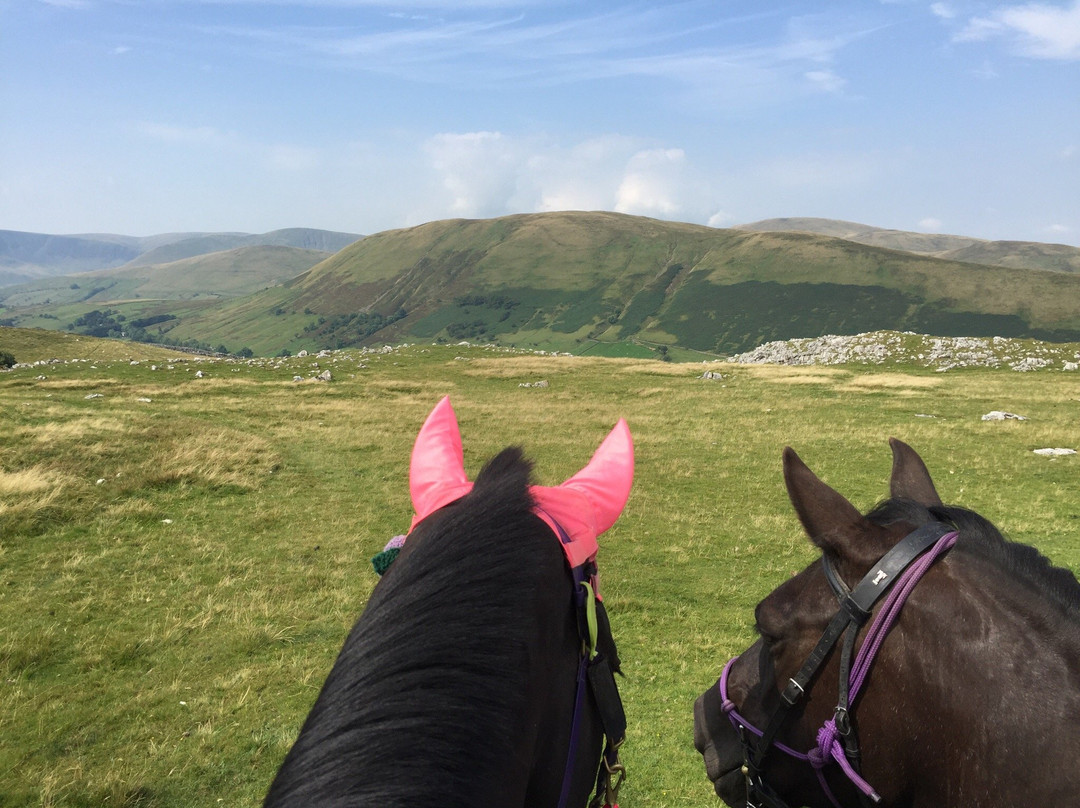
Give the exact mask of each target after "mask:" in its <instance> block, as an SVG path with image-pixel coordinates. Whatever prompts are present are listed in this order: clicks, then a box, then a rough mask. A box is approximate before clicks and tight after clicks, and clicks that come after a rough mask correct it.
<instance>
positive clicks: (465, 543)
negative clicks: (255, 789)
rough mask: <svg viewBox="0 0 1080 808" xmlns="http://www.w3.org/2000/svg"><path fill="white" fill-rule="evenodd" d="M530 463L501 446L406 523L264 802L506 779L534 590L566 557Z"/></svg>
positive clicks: (396, 796) (471, 786)
mask: <svg viewBox="0 0 1080 808" xmlns="http://www.w3.org/2000/svg"><path fill="white" fill-rule="evenodd" d="M530 472H531V464H530V463H529V462H528V461H527V460H525V458H524V457H523V455H522V452H521V450H520V449H519V448H509V449H506V450H504V451H503V452H501V453H500V454H499V455H498V456H496V457H495V458H494V459H493V460H491V461H490V462H489V463H488V464H487V465H486V466H485V467H484V469H483V470H482V471H481V472H480V474H479V475H478V476H477V478H476V482H475V484H474V487H473V490H472V491H471V492H470V493H469V494H468V495H467V496H465V497H463V498H462V499H460V500H458V501H457V502H456V503H452V504H451V505H449V506H447V507H445V508H443V509H442V510H440V511H439V512H437V513H436V514H433V515H432V516H431V517H429V518H428V519H426V520H424V522H422V523H421V524H420V525H418V526H417V528H416V529H415V530H414V531H413V533H412V534H411V535H410V536H409V539H408V541H407V542H406V545H405V549H404V550H403V551H402V553H401V555H400V556H399V557H398V559H397V560H396V561H395V562H394V564H393V565H392V566H391V567H390V569H389V570H388V571H387V572H386V574H385V575H384V576H383V578H382V580H381V581H380V582H379V584H378V585H377V586H376V588H375V590H374V592H373V593H372V596H371V599H370V601H369V603H368V605H367V607H366V609H365V611H364V614H363V617H362V618H361V619H360V620H359V621H358V622H357V623H356V625H355V626H354V627H353V629H352V631H351V633H350V634H349V637H348V639H347V640H346V642H345V645H344V647H343V648H342V650H341V653H340V655H339V657H338V659H337V661H336V662H335V664H334V668H333V670H332V671H331V673H330V675H329V677H328V678H327V680H326V683H325V684H324V686H323V690H322V692H321V694H320V696H319V698H318V700H317V702H316V704H315V706H314V707H313V709H312V711H311V713H310V715H309V716H308V720H307V722H306V723H305V725H304V728H303V730H302V731H301V734H300V737H299V738H298V739H297V742H296V744H295V745H294V747H293V750H292V751H291V752H290V753H289V756H288V758H287V759H286V762H285V764H283V766H282V769H281V772H280V773H279V775H278V779H277V780H276V781H275V783H274V785H273V787H272V788H271V791H270V794H269V795H268V796H267V802H266V804H267V805H270V804H279V802H277V801H278V800H280V804H290V805H291V804H305V803H306V804H315V803H317V804H319V805H320V806H339V805H341V806H343V805H346V804H348V805H379V806H388V807H389V808H393V807H394V806H406V805H409V806H412V805H421V804H424V803H425V802H427V803H430V804H435V803H437V804H443V805H462V804H467V803H468V802H469V800H468V797H467V796H466V795H469V794H474V793H480V792H478V785H482V784H488V783H496V782H498V781H499V778H500V776H501V773H502V771H501V770H502V768H505V756H506V754H507V749H512V748H514V745H515V744H514V741H515V738H514V737H513V734H514V732H515V729H514V728H515V726H516V724H515V720H518V721H519V720H520V716H521V715H522V714H523V713H524V712H525V710H526V706H527V705H526V698H527V696H526V694H525V693H524V692H523V691H524V690H525V688H522V687H521V686H520V685H519V682H520V679H521V676H522V675H523V672H522V669H523V668H526V667H527V665H528V662H529V659H530V656H529V655H530V653H534V654H535V652H534V651H530V646H529V643H530V640H531V638H533V637H534V636H535V635H536V633H537V631H539V628H538V626H537V622H538V620H537V618H536V613H537V611H538V607H537V602H538V600H537V599H538V598H539V597H541V596H542V595H543V593H544V591H545V589H546V590H551V578H552V576H553V575H555V574H557V572H553V571H562V570H564V569H565V559H564V556H563V553H562V552H561V550H560V549H559V547H558V542H557V541H556V540H555V539H554V537H553V536H552V534H551V531H550V529H549V528H548V527H547V526H546V525H545V524H544V523H543V522H542V521H541V520H540V519H539V518H538V517H536V516H535V515H534V514H533V513H532V512H531V509H532V506H533V502H532V499H531V497H530V494H529V491H528V484H529V475H530ZM410 545H412V546H410ZM567 581H569V575H568V574H567ZM545 583H546V584H547V586H546V588H545V587H544V584H545ZM568 586H569V585H568ZM567 591H569V589H567ZM559 597H561V596H559Z"/></svg>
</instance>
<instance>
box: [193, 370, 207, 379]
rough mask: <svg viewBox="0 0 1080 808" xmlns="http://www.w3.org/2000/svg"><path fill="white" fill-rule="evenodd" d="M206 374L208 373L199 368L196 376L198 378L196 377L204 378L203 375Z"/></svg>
mask: <svg viewBox="0 0 1080 808" xmlns="http://www.w3.org/2000/svg"><path fill="white" fill-rule="evenodd" d="M205 375H206V374H205V373H203V372H202V371H201V370H197V371H195V378H196V379H201V378H202V377H203V376H205Z"/></svg>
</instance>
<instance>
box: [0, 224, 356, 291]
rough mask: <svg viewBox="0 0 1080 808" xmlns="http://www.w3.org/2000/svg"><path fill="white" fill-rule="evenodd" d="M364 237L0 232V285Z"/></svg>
mask: <svg viewBox="0 0 1080 808" xmlns="http://www.w3.org/2000/svg"><path fill="white" fill-rule="evenodd" d="M358 238H361V236H359V235H357V234H355V233H339V232H336V231H332V230H314V229H312V228H307V227H292V228H286V229H283V230H272V231H270V232H269V233H261V234H251V233H159V234H157V235H153V236H123V235H115V234H111V233H87V234H84V235H74V236H54V235H48V234H45V233H24V232H21V231H15V230H0V287H3V286H9V285H14V284H19V283H26V282H30V281H33V280H35V279H40V278H47V277H56V276H61V275H71V274H75V273H82V272H93V271H97V270H101V269H110V268H113V267H117V266H122V265H125V264H133V265H140V266H141V265H150V264H163V263H171V262H174V261H179V260H181V259H184V258H193V257H195V256H198V255H205V254H207V253H212V252H222V251H224V250H234V249H238V248H240V247H295V248H297V249H303V250H319V251H321V252H327V253H334V252H337V251H338V250H340V249H341V248H343V247H345V246H347V245H349V244H352V243H353V242H354V241H356V240H357V239H358Z"/></svg>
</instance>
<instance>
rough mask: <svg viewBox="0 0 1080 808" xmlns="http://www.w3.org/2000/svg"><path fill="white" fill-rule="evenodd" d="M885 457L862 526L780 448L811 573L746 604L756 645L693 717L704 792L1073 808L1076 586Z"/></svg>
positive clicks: (911, 461)
mask: <svg viewBox="0 0 1080 808" xmlns="http://www.w3.org/2000/svg"><path fill="white" fill-rule="evenodd" d="M892 448H893V471H892V482H891V486H890V488H891V497H892V498H891V499H889V500H887V501H886V502H884V503H882V504H881V505H879V506H878V507H877V508H875V509H874V510H873V511H871V512H870V513H869V514H867V515H866V516H865V517H864V516H862V515H861V514H860V513H859V512H858V511H857V510H856V509H855V508H854V507H853V506H852V505H851V504H850V503H849V502H848V501H847V500H846V499H844V497H842V496H841V495H840V494H838V493H837V492H835V491H833V490H832V489H831V488H829V487H828V486H827V485H825V484H824V483H822V482H821V481H820V480H819V479H818V478H817V477H816V476H814V474H813V473H812V472H811V471H810V470H809V469H808V468H807V467H806V466H805V465H804V464H803V462H802V461H801V460H800V459H799V458H798V456H797V455H796V454H795V453H794V452H793V451H792V450H791V449H787V450H785V452H784V479H785V482H786V483H787V489H788V493H789V495H790V497H791V501H792V503H793V504H794V506H795V510H796V512H797V514H798V516H799V520H800V521H801V522H802V524H803V526H804V527H805V529H806V532H807V533H808V534H809V536H810V538H811V539H812V540H813V542H814V543H815V544H816V545H817V546H818V547H820V548H821V550H822V558H821V560H819V561H815V562H814V563H813V564H811V565H810V566H809V567H807V568H806V569H805V570H803V571H802V572H801V573H799V574H798V575H796V576H794V577H793V578H791V579H790V580H788V581H786V582H785V583H784V584H782V585H781V586H780V587H778V588H777V589H776V590H774V591H773V592H772V593H771V594H770V595H768V596H767V597H766V598H765V599H764V600H762V601H761V603H759V604H758V607H757V611H756V614H755V616H756V619H757V630H758V633H759V635H760V639H758V640H757V642H755V643H754V644H753V645H752V646H751V647H750V648H749V649H748V650H747V651H745V652H744V653H743V654H742V655H740V656H739V657H736V658H735V659H733V660H731V661H730V662H729V663H728V665H727V666H726V667H725V669H724V672H723V675H722V676H721V679H720V681H719V682H718V683H717V686H716V687H713V688H711V689H710V690H708V691H706V692H705V693H704V694H703V695H702V696H701V697H700V698H699V699H698V700H697V703H696V704H695V706H694V740H695V746H696V747H697V749H698V751H699V752H701V753H702V755H703V756H704V759H705V768H706V771H707V772H708V776H709V778H710V779H711V780H712V781H713V783H714V785H715V788H716V792H717V794H718V795H719V796H720V797H721V798H723V800H724V801H725V802H726V803H728V804H729V805H731V806H742V805H745V804H750V805H767V806H770V808H783V806H786V805H791V806H801V805H808V806H815V808H816V806H828V805H836V806H857V805H860V804H864V805H865V804H869V803H871V802H877V803H878V804H880V805H882V806H917V807H918V808H931V807H932V808H942V807H943V806H981V807H982V808H986V807H987V806H1002V807H1004V806H1016V805H1077V804H1080V767H1078V766H1077V761H1078V760H1080V585H1078V584H1077V581H1076V578H1075V577H1074V576H1073V574H1072V573H1071V572H1069V571H1067V570H1064V569H1060V568H1055V567H1052V566H1051V565H1050V564H1049V562H1048V561H1047V560H1046V559H1045V558H1044V557H1043V556H1041V555H1040V554H1039V553H1038V552H1037V551H1036V550H1034V549H1033V548H1031V547H1028V546H1026V545H1022V544H1017V543H1013V542H1009V541H1006V540H1005V539H1003V538H1002V536H1001V534H1000V533H999V532H998V531H997V529H996V528H994V526H993V525H991V524H990V523H989V522H988V521H987V520H986V519H984V518H982V517H981V516H979V515H978V514H976V513H973V512H971V511H969V510H965V509H963V508H957V507H947V506H945V505H943V504H942V502H941V500H940V498H939V497H938V494H937V491H936V490H935V487H934V484H933V482H932V481H931V479H930V475H929V473H928V472H927V470H926V466H925V465H924V464H923V461H922V460H921V459H920V458H919V456H918V455H917V454H916V453H915V452H914V451H913V450H912V449H911V448H910V447H908V446H906V445H905V444H903V443H901V442H899V441H895V440H894V441H892ZM856 638H857V640H858V641H856ZM853 657H854V659H853Z"/></svg>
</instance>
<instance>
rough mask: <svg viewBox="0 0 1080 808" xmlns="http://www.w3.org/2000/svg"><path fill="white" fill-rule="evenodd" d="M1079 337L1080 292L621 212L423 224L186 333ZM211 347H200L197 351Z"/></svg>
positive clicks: (585, 344)
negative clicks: (893, 332)
mask: <svg viewBox="0 0 1080 808" xmlns="http://www.w3.org/2000/svg"><path fill="white" fill-rule="evenodd" d="M882 328H887V329H894V330H900V331H905V330H912V331H920V332H924V333H932V334H942V335H971V336H1015V337H1021V336H1030V337H1039V338H1044V339H1061V340H1069V339H1077V338H1080V277H1074V276H1070V275H1065V274H1061V273H1052V272H1040V271H1019V270H1013V269H1006V268H1000V267H988V266H977V265H973V264H970V263H961V262H956V261H946V260H942V259H937V258H931V257H926V256H919V255H913V254H911V253H905V252H899V251H895V250H887V249H882V248H876V247H870V246H866V245H861V244H857V243H853V242H850V241H847V240H840V239H836V238H829V237H823V236H816V235H811V234H800V233H758V232H749V231H744V230H717V229H714V228H709V227H703V226H698V225H689V224H678V223H671V222H661V221H656V220H652V219H646V218H641V217H633V216H624V215H621V214H615V213H546V214H529V215H518V216H507V217H503V218H499V219H490V220H479V221H477V220H452V221H441V222H432V223H429V224H426V225H421V226H419V227H415V228H410V229H407V230H395V231H387V232H384V233H377V234H375V235H372V236H368V237H367V238H365V239H364V240H363V241H361V242H358V243H356V244H354V245H352V246H350V247H348V248H346V249H345V250H342V251H341V252H339V253H337V254H336V255H334V256H332V257H331V258H329V259H327V260H326V261H323V262H322V263H320V264H318V265H317V266H315V267H313V268H312V269H311V270H310V271H308V272H306V273H304V274H302V275H300V276H298V277H297V278H295V279H294V280H292V281H289V282H287V283H286V284H284V285H283V286H282V287H281V288H278V289H273V290H269V291H267V292H264V293H261V294H258V295H254V296H252V297H250V298H246V299H244V300H240V301H235V302H232V303H228V304H224V305H222V306H215V307H213V308H206V309H203V310H202V311H201V312H198V313H193V314H192V315H191V316H188V317H185V318H182V319H181V321H180V322H179V323H178V324H177V325H176V327H175V331H176V333H177V334H178V335H183V336H184V337H188V338H190V337H198V335H199V334H200V333H201V334H206V335H213V336H211V337H209V341H211V342H213V341H216V340H217V339H219V338H220V339H226V335H227V333H228V332H232V333H231V335H229V339H232V340H233V341H238V342H241V343H243V344H249V345H251V346H252V347H256V350H261V351H268V350H271V351H277V350H280V349H281V348H289V349H296V348H300V347H305V348H322V347H341V346H344V345H350V344H359V343H365V342H380V341H383V342H385V341H400V340H406V339H423V340H439V339H442V340H449V341H456V340H473V341H497V342H501V343H504V344H513V345H521V346H526V347H539V348H546V349H554V350H568V351H574V352H578V353H581V352H590V351H596V350H599V351H601V352H605V351H606V350H607V349H608V348H609V347H610V346H611V345H613V344H618V343H626V342H630V341H637V342H645V343H650V344H653V345H665V346H677V347H681V348H686V349H692V350H696V351H706V352H720V353H727V352H734V351H739V350H746V349H748V348H751V347H754V346H756V345H758V344H760V343H761V342H765V341H768V340H774V339H789V338H793V337H807V336H819V335H821V334H824V333H838V334H855V333H860V332H863V331H870V330H877V329H882ZM198 338H201V339H207V337H205V336H204V337H198Z"/></svg>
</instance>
